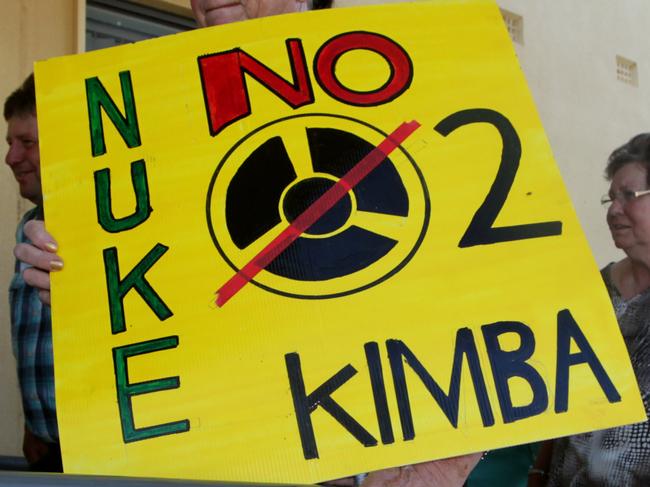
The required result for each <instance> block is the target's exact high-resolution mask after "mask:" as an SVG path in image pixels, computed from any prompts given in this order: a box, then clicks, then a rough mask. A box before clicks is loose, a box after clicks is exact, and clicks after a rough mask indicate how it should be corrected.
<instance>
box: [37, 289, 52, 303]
mask: <svg viewBox="0 0 650 487" xmlns="http://www.w3.org/2000/svg"><path fill="white" fill-rule="evenodd" d="M38 299H40V300H41V303H43V304H47V305H48V306H50V305H51V304H52V301H51V299H50V291H45V290H43V289H41V290H40V291H39V292H38Z"/></svg>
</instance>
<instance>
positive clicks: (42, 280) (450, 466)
mask: <svg viewBox="0 0 650 487" xmlns="http://www.w3.org/2000/svg"><path fill="white" fill-rule="evenodd" d="M190 2H191V6H192V11H193V12H194V16H195V18H196V21H197V23H198V24H199V26H201V27H209V26H215V25H221V24H227V23H230V22H237V21H241V20H247V19H252V18H257V17H265V16H269V15H278V14H285V13H294V12H301V11H305V10H311V9H319V8H329V7H331V6H332V3H333V0H239V1H236V0H190ZM25 235H26V236H27V237H28V238H29V240H30V241H31V242H32V244H27V243H21V244H18V245H17V246H16V248H15V250H14V253H15V255H16V258H18V259H19V260H21V261H23V262H25V263H27V264H30V265H32V266H33V267H32V268H28V269H27V270H25V272H24V279H25V281H26V282H27V283H28V284H29V285H31V286H33V287H36V288H38V289H39V296H40V297H41V300H42V301H43V302H44V303H46V304H49V303H50V277H49V272H50V271H59V270H61V269H63V261H62V260H61V258H60V257H59V256H58V255H57V254H56V252H57V250H58V248H57V245H56V242H55V240H54V239H53V238H52V236H51V235H49V234H48V233H47V232H46V231H45V227H44V224H43V222H42V221H30V222H28V224H27V225H26V226H25ZM479 458H480V454H474V455H466V456H463V457H457V458H450V459H447V460H440V461H435V462H427V463H423V464H419V465H409V466H406V467H400V468H392V469H387V470H382V471H379V472H373V473H371V474H370V475H369V476H368V477H367V478H366V479H365V480H364V482H363V486H364V487H380V486H395V487H398V486H399V487H425V486H432V487H436V486H438V487H461V486H462V485H463V483H464V482H465V479H466V478H467V475H468V474H469V472H470V471H471V470H472V468H473V467H474V465H475V464H476V462H478V460H479ZM332 484H333V485H350V484H351V481H348V479H343V481H337V482H333V483H332Z"/></svg>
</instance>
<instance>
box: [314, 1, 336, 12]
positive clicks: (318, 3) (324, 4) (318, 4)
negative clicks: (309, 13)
mask: <svg viewBox="0 0 650 487" xmlns="http://www.w3.org/2000/svg"><path fill="white" fill-rule="evenodd" d="M331 6H332V0H314V10H317V9H319V8H330V7H331Z"/></svg>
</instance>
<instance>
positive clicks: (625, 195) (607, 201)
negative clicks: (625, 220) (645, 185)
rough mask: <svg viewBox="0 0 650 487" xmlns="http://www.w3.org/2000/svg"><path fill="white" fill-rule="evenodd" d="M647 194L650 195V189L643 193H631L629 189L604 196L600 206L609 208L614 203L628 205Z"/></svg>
mask: <svg viewBox="0 0 650 487" xmlns="http://www.w3.org/2000/svg"><path fill="white" fill-rule="evenodd" d="M646 194H650V189H644V190H643V191H630V190H629V189H623V190H621V191H616V192H613V193H610V194H605V195H603V196H602V198H600V204H601V205H603V206H609V205H611V204H612V203H613V202H614V201H618V202H619V203H620V204H621V205H626V204H628V203H629V202H631V201H634V200H635V199H637V198H640V197H641V196H645V195H646Z"/></svg>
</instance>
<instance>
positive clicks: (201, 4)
mask: <svg viewBox="0 0 650 487" xmlns="http://www.w3.org/2000/svg"><path fill="white" fill-rule="evenodd" d="M190 1H191V3H192V11H193V12H194V17H195V18H196V21H197V23H198V24H199V26H201V27H211V26H213V25H221V24H229V23H230V22H238V21H240V20H248V19H256V18H258V17H267V16H269V15H278V14H286V13H291V12H298V11H299V10H301V9H302V8H304V7H305V5H306V3H305V2H306V0H190Z"/></svg>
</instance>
